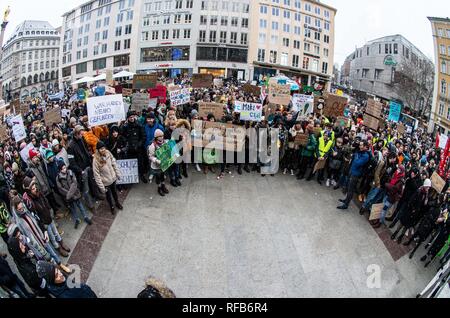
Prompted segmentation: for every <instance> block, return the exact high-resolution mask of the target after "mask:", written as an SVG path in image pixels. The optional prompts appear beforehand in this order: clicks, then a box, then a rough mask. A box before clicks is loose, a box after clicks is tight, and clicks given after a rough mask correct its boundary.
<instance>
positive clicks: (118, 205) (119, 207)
mask: <svg viewBox="0 0 450 318" xmlns="http://www.w3.org/2000/svg"><path fill="white" fill-rule="evenodd" d="M116 205H117V208H118V209H119V210H121V211H122V210H123V206H122V204H120V203H119V202H117V203H116Z"/></svg>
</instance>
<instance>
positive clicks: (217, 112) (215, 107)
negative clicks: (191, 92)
mask: <svg viewBox="0 0 450 318" xmlns="http://www.w3.org/2000/svg"><path fill="white" fill-rule="evenodd" d="M224 106H226V105H225V104H220V103H203V102H201V103H199V104H198V114H199V116H200V117H201V118H204V117H207V116H208V114H213V115H214V118H215V119H216V120H221V119H222V117H223V115H224V111H223V107H224Z"/></svg>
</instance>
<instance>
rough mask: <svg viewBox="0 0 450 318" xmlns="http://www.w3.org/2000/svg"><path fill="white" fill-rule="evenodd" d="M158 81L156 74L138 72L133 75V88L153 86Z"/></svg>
mask: <svg viewBox="0 0 450 318" xmlns="http://www.w3.org/2000/svg"><path fill="white" fill-rule="evenodd" d="M157 82H158V75H157V74H140V75H134V77H133V89H148V88H155V87H156V83H157Z"/></svg>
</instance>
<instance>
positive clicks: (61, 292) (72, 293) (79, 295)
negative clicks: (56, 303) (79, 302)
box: [47, 281, 97, 299]
mask: <svg viewBox="0 0 450 318" xmlns="http://www.w3.org/2000/svg"><path fill="white" fill-rule="evenodd" d="M47 291H48V292H49V294H50V295H52V296H54V297H55V298H65V299H86V298H97V295H96V294H95V293H94V292H93V291H92V289H91V288H90V287H89V286H88V285H85V284H81V285H80V287H79V288H77V287H74V288H69V287H68V286H67V281H66V282H64V283H63V284H58V285H56V284H47Z"/></svg>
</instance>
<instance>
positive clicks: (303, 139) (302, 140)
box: [294, 134, 309, 147]
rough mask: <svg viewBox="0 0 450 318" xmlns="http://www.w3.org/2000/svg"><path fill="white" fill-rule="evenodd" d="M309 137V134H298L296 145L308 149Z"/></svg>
mask: <svg viewBox="0 0 450 318" xmlns="http://www.w3.org/2000/svg"><path fill="white" fill-rule="evenodd" d="M308 140H309V136H308V134H297V135H296V136H295V140H294V144H295V145H296V146H302V147H306V146H307V145H308Z"/></svg>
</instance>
